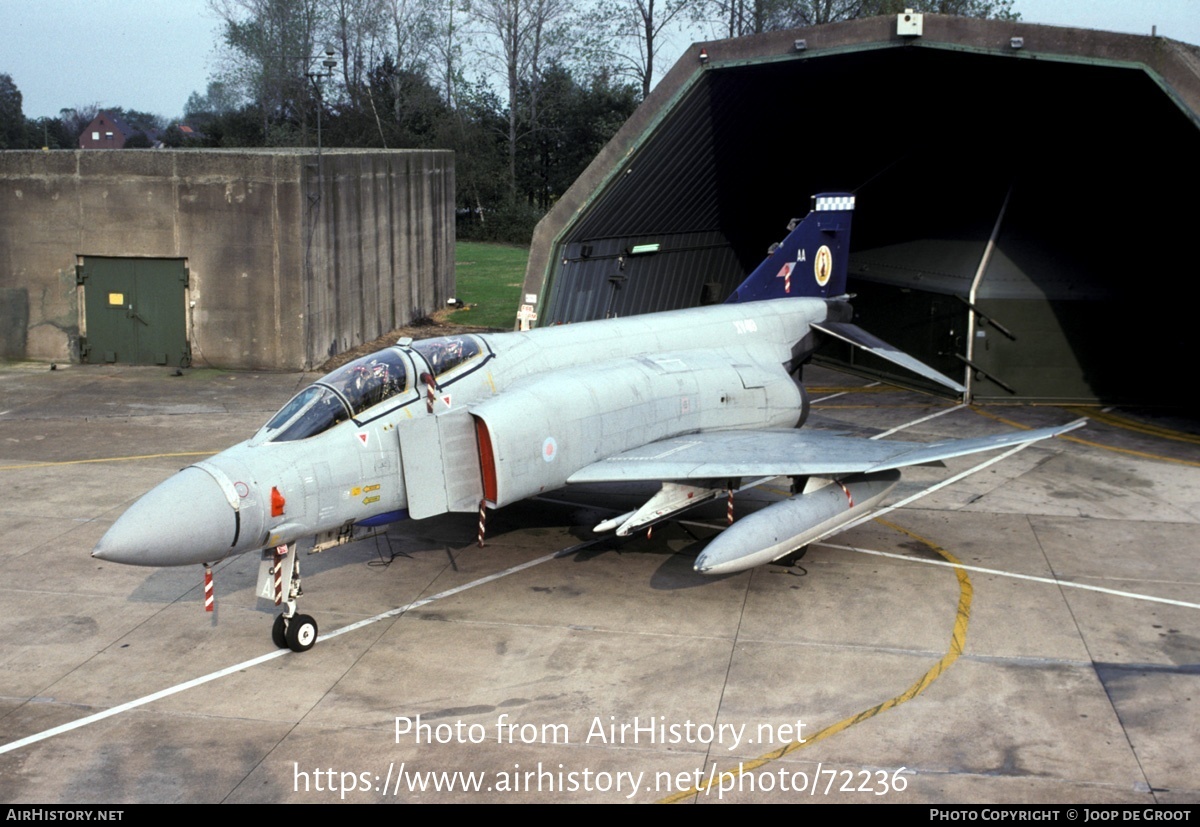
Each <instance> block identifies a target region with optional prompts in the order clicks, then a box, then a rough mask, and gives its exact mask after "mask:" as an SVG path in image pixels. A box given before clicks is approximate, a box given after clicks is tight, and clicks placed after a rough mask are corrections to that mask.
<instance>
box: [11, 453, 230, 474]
mask: <svg viewBox="0 0 1200 827" xmlns="http://www.w3.org/2000/svg"><path fill="white" fill-rule="evenodd" d="M215 453H217V452H216V451H184V452H181V453H178V454H140V455H138V456H135V457H104V458H103V459H67V460H63V461H62V462H34V463H30V464H29V465H0V471H20V470H23V469H25V468H53V467H55V466H58V465H87V464H89V463H93V462H132V461H133V460H138V459H161V458H162V457H211V456H212V455H213V454H215Z"/></svg>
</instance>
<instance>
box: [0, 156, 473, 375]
mask: <svg viewBox="0 0 1200 827" xmlns="http://www.w3.org/2000/svg"><path fill="white" fill-rule="evenodd" d="M318 166H320V170H319V169H318ZM453 245H454V163H453V154H452V153H451V152H449V151H441V150H391V151H381V150H370V151H367V150H361V151H359V150H332V151H327V152H325V153H324V155H323V157H322V158H321V159H320V164H319V165H318V159H317V157H316V155H315V153H314V152H313V151H312V150H303V151H275V150H272V151H221V150H169V151H63V152H47V153H43V152H3V153H0V330H2V331H3V333H0V348H2V349H0V358H18V359H20V358H28V359H42V360H60V361H66V360H77V359H79V358H80V347H79V343H80V339H81V337H83V338H85V339H86V337H87V336H88V320H87V318H86V313H85V311H84V307H85V302H84V297H83V293H84V292H85V291H86V290H87V285H86V283H85V284H83V285H82V286H80V285H77V283H76V266H77V265H79V264H81V263H83V262H85V261H87V260H88V259H89V258H105V257H117V258H126V257H127V258H134V259H171V260H182V261H183V263H184V264H185V266H186V268H187V273H188V283H187V288H186V293H185V294H184V296H183V302H184V308H183V311H184V312H185V314H186V329H187V340H188V345H189V346H190V350H191V355H192V362H193V363H194V364H195V365H198V366H203V365H211V366H220V367H238V368H257V369H300V368H307V367H311V366H313V365H318V364H320V363H321V362H322V361H324V360H325V359H326V358H327V357H328V356H329V355H331V354H333V353H335V352H338V351H341V350H344V349H345V348H347V347H351V346H354V345H357V344H359V343H361V342H363V341H367V340H370V339H372V338H375V337H376V336H378V335H380V334H382V333H386V332H387V331H388V330H392V329H394V328H396V327H399V326H401V325H403V324H406V323H407V322H409V321H411V320H412V319H413V318H414V317H416V316H420V315H423V314H425V313H428V312H431V311H432V310H434V309H436V308H437V307H438V306H440V305H441V303H442V302H443V301H444V300H445V298H446V297H448V296H449V295H450V294H451V292H452V285H453V279H454V255H453ZM96 356H97V354H95V353H92V354H88V358H92V359H93V360H96V361H98V359H97V358H96Z"/></svg>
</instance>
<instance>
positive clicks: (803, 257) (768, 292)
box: [725, 192, 854, 304]
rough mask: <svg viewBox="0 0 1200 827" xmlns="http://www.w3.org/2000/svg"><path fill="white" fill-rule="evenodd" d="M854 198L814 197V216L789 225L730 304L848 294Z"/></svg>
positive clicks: (837, 194) (838, 195) (839, 195)
mask: <svg viewBox="0 0 1200 827" xmlns="http://www.w3.org/2000/svg"><path fill="white" fill-rule="evenodd" d="M853 215H854V196H853V195H851V194H849V193H844V192H831V193H821V194H820V195H814V196H813V206H812V212H810V213H809V214H808V215H807V216H805V218H804V220H803V221H801V222H799V223H796V222H795V221H794V220H793V221H792V223H791V224H789V225H788V229H789V230H790V231H791V232H789V233H788V236H787V238H785V239H784V240H783V243H782V244H779V245H777V246H776V247H775V248H774V249H772V251H771V253H770V255H768V256H767V258H766V261H764V262H763V263H762V264H760V265H758V267H757V268H756V269H755V271H754V272H753V273H751V274H750V275H749V276H748V277H747V278H746V280H745V281H743V282H742V283H741V284H740V285H738V288H737V290H734V291H733V295H731V296H730V297H729V298H728V299H726V300H725V303H726V304H732V303H735V302H752V301H761V300H763V299H782V298H786V297H788V296H793V297H795V296H804V297H810V298H828V297H831V296H841V295H843V294H844V293H845V292H846V259H847V254H848V253H849V251H850V218H851V217H852V216H853Z"/></svg>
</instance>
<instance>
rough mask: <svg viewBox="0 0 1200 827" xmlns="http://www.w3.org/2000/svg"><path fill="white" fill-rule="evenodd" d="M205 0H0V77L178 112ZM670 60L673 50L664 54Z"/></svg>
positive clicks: (1125, 11)
mask: <svg viewBox="0 0 1200 827" xmlns="http://www.w3.org/2000/svg"><path fill="white" fill-rule="evenodd" d="M1014 8H1015V9H1016V10H1017V11H1018V12H1020V13H1021V19H1022V20H1024V21H1027V22H1030V23H1048V24H1051V25H1058V26H1077V27H1082V28H1090V29H1103V30H1106V31H1116V32H1129V33H1133V34H1150V31H1151V27H1152V26H1157V27H1158V34H1160V35H1163V36H1165V37H1171V38H1174V39H1176V40H1183V41H1185V42H1188V43H1195V44H1200V0H1144V2H1141V1H1135V0H1016V3H1015V4H1014ZM219 31H220V21H219V20H218V19H217V17H216V16H215V15H214V14H213V13H212V12H211V11H209V9H208V6H207V3H206V0H0V74H5V73H6V74H9V75H11V76H12V78H13V81H14V82H15V83H16V85H17V88H18V89H20V90H21V94H22V95H23V98H24V100H23V110H24V113H25V117H27V118H37V117H42V116H46V115H52V116H53V115H58V112H59V110H60V109H64V108H71V107H78V106H86V105H89V104H99V105H100V106H101V107H104V106H122V107H124V108H126V109H138V110H141V111H143V112H152V113H154V114H157V115H162V116H164V117H166V118H168V119H174V118H178V117H179V116H180V115H181V114H182V113H183V107H184V104H185V103H187V99H188V96H189V95H190V94H191V93H192V92H201V93H203V92H204V91H205V89H206V87H207V86H208V79H209V77H210V76H212V75H213V74H215V73H216V70H217V68H218V64H217V54H216V44H217V41H218V38H219ZM664 57H665V58H666V60H664V61H662V62H660V63H659V65H660V66H670V65H671V64H672V63H673V62H674V61H675V59H676V57H677V56H676V55H665V56H664Z"/></svg>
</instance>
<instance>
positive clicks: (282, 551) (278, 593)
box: [271, 546, 287, 606]
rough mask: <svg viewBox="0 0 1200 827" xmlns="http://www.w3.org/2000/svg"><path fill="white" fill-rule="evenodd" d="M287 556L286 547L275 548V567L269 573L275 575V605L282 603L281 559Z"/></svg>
mask: <svg viewBox="0 0 1200 827" xmlns="http://www.w3.org/2000/svg"><path fill="white" fill-rule="evenodd" d="M285 556H287V546H276V547H275V565H274V566H273V567H272V568H271V571H272V572H274V573H275V605H276V606H279V605H280V604H282V603H283V558H284V557H285Z"/></svg>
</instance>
